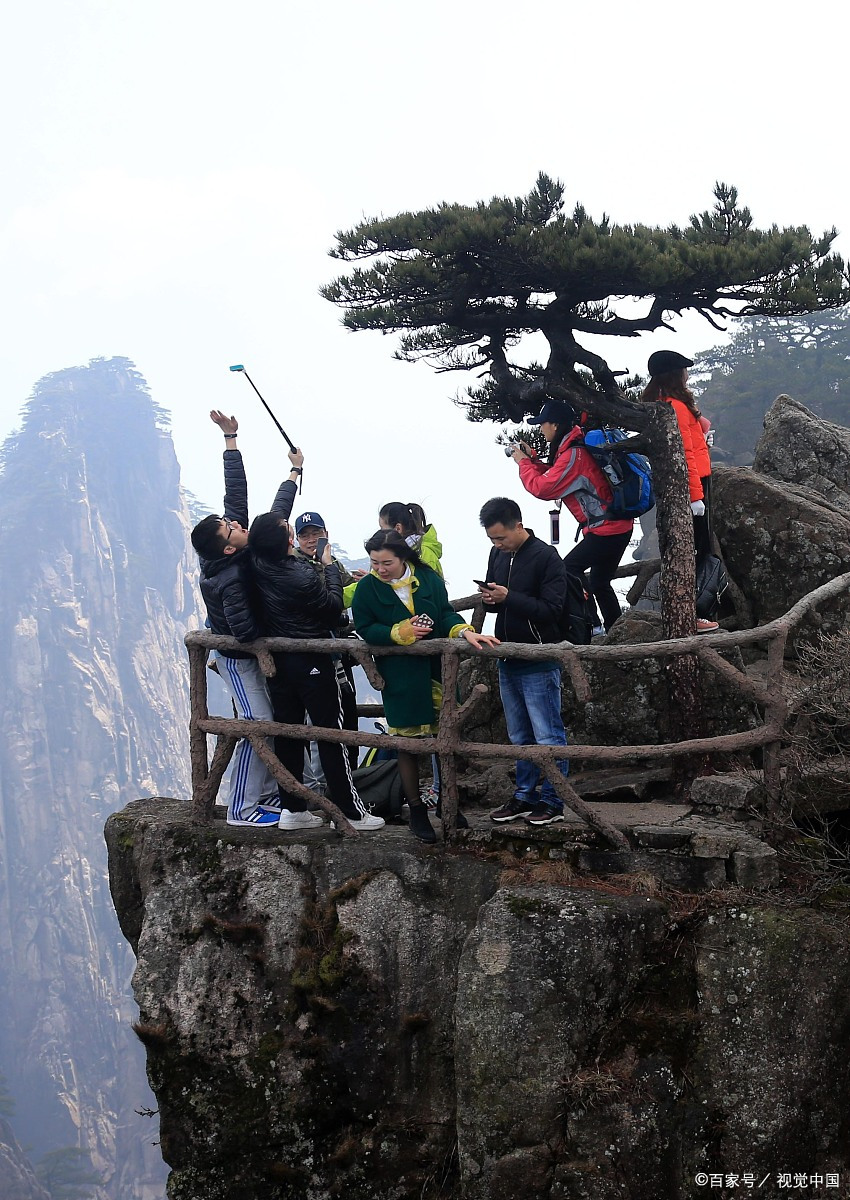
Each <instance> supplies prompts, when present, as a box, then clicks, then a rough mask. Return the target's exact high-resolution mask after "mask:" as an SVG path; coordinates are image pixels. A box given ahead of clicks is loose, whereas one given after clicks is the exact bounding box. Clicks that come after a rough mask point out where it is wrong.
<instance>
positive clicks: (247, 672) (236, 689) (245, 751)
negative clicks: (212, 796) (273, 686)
mask: <svg viewBox="0 0 850 1200" xmlns="http://www.w3.org/2000/svg"><path fill="white" fill-rule="evenodd" d="M213 657H214V658H215V661H216V665H217V667H218V673H219V676H220V677H221V680H222V682H223V683H224V685H225V687H226V688H227V690H228V691H229V692H230V695H231V696H232V698H233V703H234V704H235V705H236V711H237V713H238V714H239V716H240V717H241V718H242V719H243V720H246V721H271V720H272V706H271V701H270V700H269V692H268V688H267V687H266V679H265V676H264V675H263V673H262V671H261V670H260V667H259V664H258V663H257V660H256V659H255V658H225V657H224V655H223V654H219V653H218V651H217V650H214V651H213ZM266 742H267V744H268V746H269V749H270V750H271V749H273V744H272V739H271V738H266ZM277 795H278V792H277V784H276V783H275V781H274V778H273V776H272V775H271V773H270V771H269V769H268V767H266V766H265V764H264V763H262V762H260V760H259V758H258V757H257V755H256V754H255V753H254V751H253V748H252V746H251V743H250V742H249V741H248V739H247V738H240V740H239V741H238V742H237V745H236V750H235V752H234V755H233V760H232V762H231V769H230V794H229V795H228V798H227V816H228V819H229V820H236V821H244V820H245V819H246V818H247V817H249V816H250V815H251V813H252V812H253V811H254V810H255V809H256V807H257V805H258V804H261V803H264V802H265V801H267V800H269V799H271V800H273V802H275V803H276V802H277Z"/></svg>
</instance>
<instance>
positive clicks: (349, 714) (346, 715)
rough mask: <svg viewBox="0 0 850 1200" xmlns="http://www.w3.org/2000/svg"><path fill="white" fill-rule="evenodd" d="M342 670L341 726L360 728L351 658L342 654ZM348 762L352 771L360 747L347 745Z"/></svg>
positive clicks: (340, 685) (340, 681) (355, 765)
mask: <svg viewBox="0 0 850 1200" xmlns="http://www.w3.org/2000/svg"><path fill="white" fill-rule="evenodd" d="M341 663H342V670H343V672H344V674H345V681H344V682H343V681H342V680H340V679H339V676H337V681H338V683H339V694H340V697H341V699H342V727H343V729H351V730H357V729H359V728H360V721H359V719H358V717H357V689H356V687H355V685H354V669H353V667H352V666H351V659H350V658H346V657H345V656H343V658H342V659H341ZM346 753H347V754H348V759H349V762H350V763H351V769H352V771H353V770H355V768H356V767H357V761H358V759H359V758H360V747H359V746H349V748H348V750H347V751H346Z"/></svg>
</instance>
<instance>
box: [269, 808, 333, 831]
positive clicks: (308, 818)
mask: <svg viewBox="0 0 850 1200" xmlns="http://www.w3.org/2000/svg"><path fill="white" fill-rule="evenodd" d="M277 824H278V828H279V829H321V827H322V826H323V825H324V821H323V820H322V818H321V817H320V816H319V814H318V813H311V812H307V811H306V810H305V811H304V812H290V810H289V809H288V808H284V809H283V810H282V811H281V813H280V814H279V820H278V823H277Z"/></svg>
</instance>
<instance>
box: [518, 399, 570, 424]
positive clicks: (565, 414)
mask: <svg viewBox="0 0 850 1200" xmlns="http://www.w3.org/2000/svg"><path fill="white" fill-rule="evenodd" d="M544 421H551V422H552V424H553V425H575V423H576V412H575V409H574V408H572V407H571V406H570V405H569V404H567V402H566V401H565V400H547V401H546V403H545V404H544V405H543V407H542V408H541V410H540V412H539V413H538V414H537V416H536V417H529V418H528V424H529V425H542V424H543V422H544Z"/></svg>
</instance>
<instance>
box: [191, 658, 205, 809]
mask: <svg viewBox="0 0 850 1200" xmlns="http://www.w3.org/2000/svg"><path fill="white" fill-rule="evenodd" d="M208 653H209V651H208V650H207V649H206V647H204V646H190V647H189V762H190V764H191V769H192V806H193V808H194V811H195V816H196V817H197V818H198V819H199V820H200V821H204V820H206V819H207V817H208V816H209V813H208V811H207V803H206V799H207V797H206V792H207V787H206V784H207V777H208V776H209V767H208V765H207V735H206V734H205V733H204V732H203V731H202V730H201V729H200V728H199V727H198V722H199V721H206V720H208V719H209V715H210V714H209V710H208V708H207V654H208Z"/></svg>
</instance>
